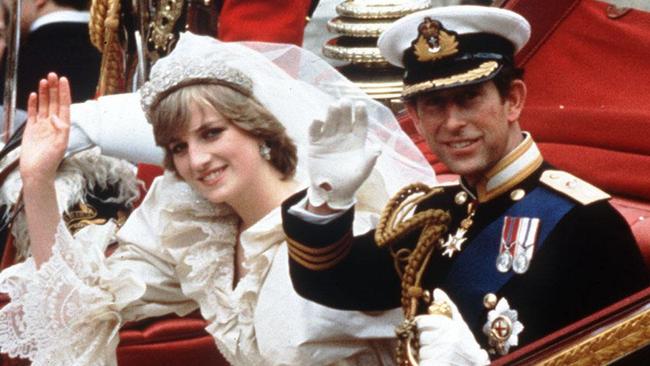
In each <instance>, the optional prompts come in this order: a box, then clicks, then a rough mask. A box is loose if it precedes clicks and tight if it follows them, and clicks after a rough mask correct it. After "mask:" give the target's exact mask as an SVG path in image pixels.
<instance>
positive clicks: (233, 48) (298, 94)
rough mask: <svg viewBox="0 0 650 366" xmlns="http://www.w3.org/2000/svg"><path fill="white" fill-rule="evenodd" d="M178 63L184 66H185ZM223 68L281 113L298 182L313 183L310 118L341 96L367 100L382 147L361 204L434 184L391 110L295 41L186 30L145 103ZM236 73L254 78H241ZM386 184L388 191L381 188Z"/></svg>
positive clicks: (158, 70) (155, 73)
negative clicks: (240, 39)
mask: <svg viewBox="0 0 650 366" xmlns="http://www.w3.org/2000/svg"><path fill="white" fill-rule="evenodd" d="M178 65H186V66H185V67H182V68H179V67H178ZM224 66H225V69H226V70H228V69H233V70H235V72H234V73H226V74H227V75H225V76H224V79H225V81H226V82H229V83H231V84H233V83H234V84H238V83H241V84H242V85H243V87H244V89H248V88H250V85H249V84H247V82H249V81H251V82H252V94H253V97H254V98H256V99H257V100H258V101H259V102H260V103H261V104H262V105H264V106H265V107H266V108H267V109H268V110H269V111H270V112H271V113H273V115H275V117H276V118H277V119H278V120H279V121H280V122H281V123H282V124H283V125H284V126H285V128H286V130H287V133H288V135H289V136H290V137H291V138H292V139H293V140H294V142H295V143H296V145H297V146H298V168H297V173H296V179H297V180H298V181H299V182H301V183H303V184H305V185H306V182H308V174H307V169H306V161H307V159H306V152H307V144H308V130H309V126H310V124H311V122H312V121H313V120H314V119H320V120H324V118H325V116H326V114H327V109H328V107H329V106H330V104H332V103H333V102H335V101H337V100H339V99H340V98H342V97H347V98H350V99H353V100H355V101H362V102H364V103H365V104H366V106H367V108H368V115H369V131H368V139H369V141H370V142H371V143H372V144H375V145H378V146H379V147H380V149H381V151H382V154H381V156H380V157H379V159H378V161H377V165H376V168H375V171H374V174H373V175H372V176H371V179H369V182H368V183H367V184H365V185H364V187H362V189H361V191H360V194H359V195H358V198H359V201H360V203H362V204H363V203H366V204H369V203H370V202H364V201H365V199H361V198H360V197H364V196H365V197H366V198H368V199H371V200H372V201H374V202H378V203H379V205H381V206H383V204H385V202H386V200H387V198H388V197H376V195H377V194H379V195H385V194H388V195H392V194H394V193H395V192H396V191H397V190H399V189H400V188H401V187H403V186H404V185H406V184H409V183H412V182H415V181H420V182H424V183H429V184H432V183H434V182H435V175H434V172H433V170H432V169H431V167H430V165H429V164H428V162H427V161H426V159H425V158H424V157H423V156H422V154H421V153H420V151H419V150H418V149H417V147H416V146H415V145H414V144H413V142H412V141H411V139H410V138H409V137H408V136H407V135H406V134H405V133H404V132H403V131H402V130H401V128H400V126H399V124H398V123H397V121H396V119H395V117H394V116H393V114H392V112H391V111H390V110H389V109H388V108H387V107H385V106H384V105H382V104H380V103H379V102H377V101H375V100H373V99H371V98H369V97H368V96H367V95H366V94H365V93H363V92H362V91H361V90H360V89H359V88H358V87H356V86H355V85H354V84H353V83H352V82H350V81H349V80H347V79H346V78H345V77H344V76H342V75H341V74H340V73H339V72H338V71H336V70H335V69H334V68H333V67H331V66H330V65H329V64H327V62H325V61H324V60H322V59H320V58H318V57H317V56H316V55H314V54H312V53H311V52H309V51H306V50H304V49H302V48H299V47H297V46H293V45H286V44H274V43H261V42H244V43H231V42H221V41H218V40H216V39H214V38H211V37H206V36H197V35H194V34H191V33H183V34H181V36H180V39H179V41H178V43H177V45H176V47H175V49H174V51H172V52H171V53H170V54H169V55H168V56H166V57H164V58H162V59H160V60H159V61H158V62H157V63H156V64H155V65H154V67H153V69H152V72H151V80H150V82H149V83H150V84H151V85H153V88H151V85H150V87H149V88H148V87H147V86H146V85H145V87H143V89H142V92H141V93H142V97H143V105H144V108H145V109H146V108H147V103H148V102H150V101H151V100H152V98H154V99H155V98H157V97H158V96H157V95H156V93H158V92H163V91H164V90H167V89H169V88H170V87H173V86H174V85H179V84H182V83H184V82H186V81H187V80H188V79H193V78H194V79H204V78H210V77H213V78H219V77H220V76H219V75H224V74H223V70H224ZM208 68H209V69H210V70H221V71H219V72H218V73H216V76H214V75H213V76H211V75H206V74H210V73H209V72H206V69H208ZM236 71H239V72H240V73H242V74H244V75H245V76H246V77H248V78H249V79H250V80H240V79H238V78H237V75H238V73H237V72H236ZM195 74H196V75H195ZM233 75H235V76H233ZM155 83H162V84H164V85H156V84H155ZM382 180H383V182H382ZM383 185H385V192H381V191H383V189H382V188H383V187H382V186H383ZM364 192H365V194H364ZM381 193H383V194H381ZM369 195H372V197H369ZM371 206H375V205H374V204H371ZM381 206H380V207H381Z"/></svg>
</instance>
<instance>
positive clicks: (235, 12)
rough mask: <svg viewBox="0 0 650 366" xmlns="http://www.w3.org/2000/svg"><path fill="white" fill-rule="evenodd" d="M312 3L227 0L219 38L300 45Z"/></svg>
mask: <svg viewBox="0 0 650 366" xmlns="http://www.w3.org/2000/svg"><path fill="white" fill-rule="evenodd" d="M310 5H311V1H309V0H225V1H224V4H223V8H222V10H221V15H220V16H219V30H218V33H219V34H218V38H219V39H221V40H223V41H265V42H280V43H292V44H295V45H298V46H300V45H301V44H302V38H303V35H304V32H305V23H306V17H307V11H308V10H309V6H310Z"/></svg>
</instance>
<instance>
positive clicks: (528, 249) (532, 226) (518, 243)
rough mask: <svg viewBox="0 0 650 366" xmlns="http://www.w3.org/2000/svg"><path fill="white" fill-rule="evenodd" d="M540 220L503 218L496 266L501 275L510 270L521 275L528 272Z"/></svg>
mask: <svg viewBox="0 0 650 366" xmlns="http://www.w3.org/2000/svg"><path fill="white" fill-rule="evenodd" d="M539 224H540V220H539V219H538V218H536V217H533V218H531V217H511V216H506V217H504V218H503V228H502V229H501V243H500V245H499V255H498V256H497V261H496V266H497V270H498V271H499V272H501V273H506V272H508V271H509V270H510V269H512V270H513V271H514V272H515V273H518V274H522V273H525V272H526V271H527V270H528V267H529V266H530V261H531V259H532V258H533V253H534V252H535V242H536V240H537V232H538V229H539Z"/></svg>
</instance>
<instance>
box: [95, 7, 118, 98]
mask: <svg viewBox="0 0 650 366" xmlns="http://www.w3.org/2000/svg"><path fill="white" fill-rule="evenodd" d="M120 10H121V5H120V0H93V1H92V4H91V6H90V23H89V27H88V29H89V32H90V41H91V42H92V44H93V45H94V46H95V48H97V49H98V50H99V52H101V53H102V64H101V71H100V74H99V82H98V85H97V95H100V96H101V95H109V94H115V93H120V92H124V89H125V75H124V74H125V71H124V55H123V50H122V45H121V43H120V38H119V34H118V32H119V27H120Z"/></svg>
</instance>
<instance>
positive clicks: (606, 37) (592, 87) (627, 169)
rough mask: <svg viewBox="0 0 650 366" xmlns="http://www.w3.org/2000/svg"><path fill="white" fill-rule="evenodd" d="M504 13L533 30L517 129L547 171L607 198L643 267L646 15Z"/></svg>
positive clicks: (583, 7)
mask: <svg viewBox="0 0 650 366" xmlns="http://www.w3.org/2000/svg"><path fill="white" fill-rule="evenodd" d="M504 6H505V7H506V8H511V9H513V10H515V11H517V12H519V13H521V14H524V15H525V16H526V17H527V18H528V20H529V21H530V23H531V26H532V33H533V34H532V40H533V41H532V43H531V44H530V45H529V46H527V48H526V49H524V51H522V52H524V53H525V57H524V58H522V60H520V61H521V62H522V63H523V66H524V67H525V69H526V75H525V80H526V84H527V86H528V100H527V102H526V108H524V112H523V115H522V118H521V125H522V127H523V128H524V129H525V130H527V131H530V132H531V133H532V135H533V137H534V138H535V140H536V141H537V143H538V145H539V147H540V149H541V150H542V153H543V155H544V157H545V158H546V159H547V160H548V161H549V162H550V163H552V164H554V165H555V166H557V167H559V168H562V169H565V170H567V171H569V172H571V173H573V174H575V175H577V176H579V177H581V178H584V179H585V180H587V181H589V182H591V183H593V184H595V185H596V186H599V187H600V188H602V189H604V190H605V191H607V192H609V193H610V194H612V195H614V196H615V198H614V199H613V200H612V203H613V204H614V206H615V207H616V208H617V209H618V210H619V211H620V212H621V213H622V214H623V216H624V217H625V218H626V219H627V221H628V223H630V225H631V227H632V231H633V233H634V235H635V236H636V238H637V241H638V242H639V246H640V248H641V251H642V253H643V255H644V257H645V258H646V263H648V265H649V266H650V220H646V218H650V179H649V178H648V177H650V140H649V138H648V136H650V88H648V82H650V67H649V65H650V64H649V62H650V61H648V60H650V13H647V12H642V11H638V10H632V11H630V12H629V13H627V14H626V15H624V16H622V17H621V18H618V19H610V18H608V17H607V15H606V10H607V7H608V6H609V5H608V4H605V3H602V2H598V1H595V0H571V1H569V0H547V1H536V0H513V1H507V2H506V3H505V5H504ZM549 7H557V9H555V8H554V9H550V10H549ZM545 29H548V30H549V31H550V34H543V33H544V30H545ZM535 40H538V41H539V43H538V44H535V42H534V41H535ZM400 122H401V124H402V127H403V128H404V129H405V131H407V133H409V134H410V135H411V136H412V137H413V139H414V141H415V142H416V144H417V145H418V146H419V147H420V149H421V150H422V151H423V153H424V154H425V155H426V156H427V158H428V159H429V161H430V162H431V163H432V165H433V167H434V169H435V170H436V172H437V173H438V175H439V177H440V178H442V179H443V180H448V179H449V176H448V173H449V170H448V169H447V168H446V167H445V166H444V165H443V164H442V163H440V162H439V161H438V160H437V158H436V157H435V156H434V155H433V154H431V152H430V151H429V149H428V148H427V147H426V143H425V142H424V141H423V140H422V138H421V137H419V136H418V135H417V132H416V131H415V128H413V126H412V122H411V121H409V120H408V118H407V117H406V116H401V118H400Z"/></svg>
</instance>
